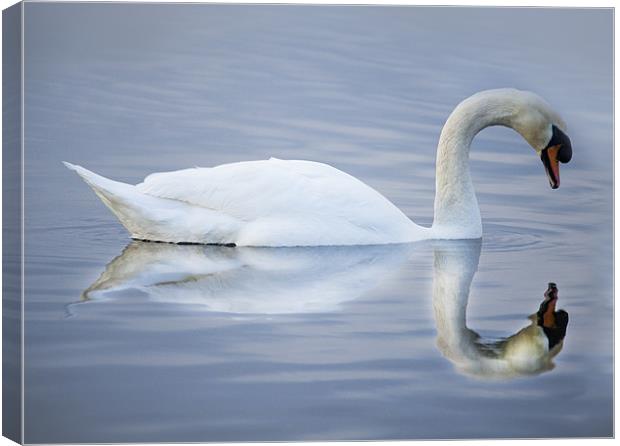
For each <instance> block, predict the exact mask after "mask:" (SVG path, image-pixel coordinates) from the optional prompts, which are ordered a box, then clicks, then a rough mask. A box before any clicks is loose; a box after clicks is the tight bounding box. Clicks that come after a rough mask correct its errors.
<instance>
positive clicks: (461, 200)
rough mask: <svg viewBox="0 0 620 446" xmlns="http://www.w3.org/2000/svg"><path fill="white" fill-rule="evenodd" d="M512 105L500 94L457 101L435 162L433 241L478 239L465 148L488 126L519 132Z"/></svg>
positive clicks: (479, 229) (476, 211)
mask: <svg viewBox="0 0 620 446" xmlns="http://www.w3.org/2000/svg"><path fill="white" fill-rule="evenodd" d="M514 116H515V104H514V103H512V102H511V100H510V96H509V95H506V94H504V93H497V94H493V93H491V92H485V94H476V95H474V96H472V97H470V98H468V99H466V100H464V101H463V102H461V103H460V104H459V105H458V106H457V107H456V108H455V109H454V111H453V112H452V114H451V115H450V117H449V118H448V120H447V121H446V123H445V125H444V127H443V129H442V131H441V136H440V138H439V145H438V147H437V162H436V174H435V178H436V180H435V181H436V184H435V213H434V214H435V217H434V221H433V231H434V232H435V238H478V237H481V236H482V222H481V219H480V210H479V208H478V200H477V199H476V193H475V191H474V186H473V183H472V181H471V175H470V171H469V146H470V144H471V142H472V140H473V139H474V136H476V134H477V133H478V132H480V131H481V130H482V129H484V128H486V127H489V126H492V125H503V126H507V127H511V128H514V129H515V130H517V131H519V129H518V128H515V127H518V126H515V125H513V124H514V122H513V121H514Z"/></svg>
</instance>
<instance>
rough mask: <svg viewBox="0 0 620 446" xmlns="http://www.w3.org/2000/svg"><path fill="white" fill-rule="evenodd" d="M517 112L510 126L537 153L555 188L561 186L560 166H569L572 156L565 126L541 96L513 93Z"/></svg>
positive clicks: (523, 92)
mask: <svg viewBox="0 0 620 446" xmlns="http://www.w3.org/2000/svg"><path fill="white" fill-rule="evenodd" d="M512 92H513V95H514V96H515V97H514V98H513V101H511V102H512V103H513V104H514V106H515V107H514V109H513V110H512V112H513V113H514V114H512V119H511V127H513V128H514V129H515V130H516V131H518V132H519V133H520V134H521V135H522V136H523V138H525V140H526V141H527V142H528V143H529V144H530V145H531V146H532V148H534V150H536V153H538V155H539V156H540V159H541V161H542V163H543V165H544V166H545V171H546V172H547V178H548V179H549V184H550V185H551V188H552V189H557V188H558V187H560V164H559V163H568V162H569V161H570V160H571V158H572V156H573V149H572V146H571V142H570V139H569V138H568V136H567V135H566V124H565V123H564V120H563V119H562V118H561V117H560V115H559V114H558V113H557V112H555V111H554V110H553V109H552V108H551V106H550V105H549V104H548V103H547V102H546V101H545V100H543V99H542V98H541V97H540V96H538V95H536V94H534V93H531V92H527V91H519V90H512Z"/></svg>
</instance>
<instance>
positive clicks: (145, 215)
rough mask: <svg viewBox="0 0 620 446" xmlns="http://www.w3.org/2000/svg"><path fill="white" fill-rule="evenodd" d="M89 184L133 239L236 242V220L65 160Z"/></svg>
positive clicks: (178, 241)
mask: <svg viewBox="0 0 620 446" xmlns="http://www.w3.org/2000/svg"><path fill="white" fill-rule="evenodd" d="M64 164H65V166H67V168H69V169H71V170H74V171H75V172H77V174H78V175H79V176H80V177H82V179H83V180H84V181H85V182H86V184H88V185H89V186H90V187H91V188H92V189H93V190H94V191H95V193H96V194H97V196H98V197H99V198H100V199H101V201H103V203H104V204H105V205H106V206H107V207H108V208H109V209H110V210H111V211H112V212H113V213H114V215H116V217H117V218H118V219H119V221H120V222H121V224H122V225H123V226H124V227H125V228H126V229H127V230H128V231H129V233H130V234H131V236H132V237H133V238H136V239H143V240H153V241H165V242H172V243H182V242H186V243H218V244H229V243H234V242H235V237H236V234H237V232H238V230H239V225H240V222H239V220H237V219H235V218H233V217H230V216H227V215H225V214H223V213H221V212H218V211H215V210H212V209H208V208H203V207H200V206H194V205H191V204H189V203H186V202H184V201H180V200H174V199H169V198H163V197H157V196H154V195H150V194H147V193H143V192H140V191H139V190H138V189H137V188H136V186H133V185H131V184H127V183H121V182H119V181H113V180H110V179H108V178H105V177H102V176H101V175H97V174H96V173H94V172H91V171H90V170H88V169H84V168H83V167H81V166H76V165H75V164H70V163H66V162H65V163H64Z"/></svg>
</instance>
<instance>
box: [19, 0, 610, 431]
mask: <svg viewBox="0 0 620 446" xmlns="http://www.w3.org/2000/svg"><path fill="white" fill-rule="evenodd" d="M25 11H26V12H25V23H26V35H25V41H26V61H25V62H26V65H25V74H26V79H25V81H26V98H25V107H26V108H25V113H26V235H27V240H26V256H27V257H26V273H27V278H26V296H27V297H26V314H25V319H26V323H25V340H26V350H25V361H26V362H25V380H26V391H25V440H26V442H29V443H39V442H55V443H67V442H114V441H149V442H152V441H225V440H337V439H397V438H398V439H405V438H406V439H414V438H472V437H473V438H480V437H549V436H553V437H557V436H559V437H566V436H609V435H611V434H612V365H613V364H612V354H613V351H612V329H613V321H612V311H613V300H612V247H611V240H612V214H611V209H612V163H611V160H612V145H613V140H612V95H611V87H612V65H611V60H612V52H611V33H612V15H611V11H609V10H608V11H606V10H542V9H541V10H528V9H519V10H514V9H445V8H444V9H425V8H372V7H354V8H353V7H352V8H347V7H299V6H298V7H249V6H237V7H225V6H204V5H202V6H200V5H198V6H197V5H193V6H189V5H175V6H166V5H150V6H149V5H140V6H132V5H110V4H99V5H92V4H91V5H84V4H74V5H66V4H37V3H28V4H26V6H25ZM503 86H514V87H518V88H524V89H530V90H533V91H536V92H537V93H539V94H541V95H542V96H543V97H545V98H546V99H547V100H548V101H549V102H550V103H552V104H553V106H554V107H555V108H556V109H557V110H559V111H560V112H561V113H562V114H563V115H564V117H565V119H566V121H567V122H568V125H569V132H568V133H569V135H570V137H571V139H572V141H573V147H574V157H573V161H572V162H571V163H570V164H569V165H566V166H562V169H563V170H562V187H561V188H560V189H558V190H556V191H552V190H551V189H550V188H549V186H548V184H547V180H546V178H545V176H544V172H543V167H542V166H541V165H540V164H541V163H540V161H539V160H537V158H536V156H535V155H534V153H533V152H532V151H531V150H530V149H529V148H528V147H527V145H526V143H525V142H524V141H522V140H521V139H520V137H519V136H518V135H516V134H515V133H513V132H511V131H510V130H507V129H500V128H493V129H488V130H485V131H484V132H483V133H482V134H480V135H479V137H478V138H477V139H476V140H475V142H474V144H473V148H472V158H473V161H472V170H473V177H474V180H475V184H476V188H477V191H478V198H479V201H480V205H481V210H482V215H483V220H484V233H485V235H484V238H483V240H482V242H481V243H480V242H476V241H470V242H450V243H446V242H444V243H432V242H424V243H418V244H413V245H404V246H392V247H350V248H305V249H262V250H261V249H248V248H245V249H241V248H239V249H234V248H217V247H196V246H185V247H179V246H168V245H155V244H148V243H138V242H134V243H132V242H131V240H130V239H129V238H128V235H127V234H126V232H125V231H124V229H123V228H122V227H121V226H120V224H118V223H117V222H116V220H115V219H114V217H113V216H112V214H110V213H109V211H108V210H107V209H106V208H105V207H104V206H103V205H102V204H101V203H100V202H99V200H98V199H97V198H96V197H95V195H94V194H93V193H92V192H91V190H90V189H89V188H88V187H86V185H84V184H83V183H82V182H81V181H80V179H79V178H78V177H77V176H76V175H75V174H74V173H72V172H69V171H68V170H66V169H65V168H64V167H63V166H62V165H61V163H60V161H61V160H67V161H71V162H74V163H77V164H82V165H84V166H86V167H88V168H90V169H93V170H95V171H96V172H98V173H101V174H103V175H106V176H109V177H112V178H115V179H118V180H122V181H127V182H132V183H137V182H139V181H141V179H142V178H143V177H144V176H145V175H147V174H148V173H150V172H153V171H161V170H173V169H177V168H183V167H189V166H194V165H199V166H212V165H217V164H220V163H224V162H233V161H240V160H247V159H263V158H267V157H269V156H275V157H279V158H298V159H299V158H301V159H311V160H318V161H323V162H327V163H330V164H332V165H334V166H336V167H338V168H340V169H342V170H345V171H347V172H349V173H351V174H353V175H355V176H357V177H358V178H361V179H362V180H364V181H365V182H367V183H368V184H370V185H371V186H373V187H375V188H376V189H378V190H379V191H381V192H382V193H383V194H384V195H386V196H387V197H389V198H390V199H391V200H392V201H393V202H395V203H396V204H397V205H398V206H399V207H400V208H401V209H403V210H404V212H405V213H407V215H409V216H410V217H411V218H412V219H414V220H415V221H417V222H419V223H421V224H430V223H431V221H432V202H433V194H434V154H435V147H436V142H437V139H438V135H439V132H440V129H441V126H442V124H443V122H444V120H445V119H446V117H447V116H448V114H449V113H450V111H451V109H452V108H453V107H454V106H455V105H456V103H458V102H459V101H460V100H461V99H463V98H465V97H467V96H468V95H470V94H472V93H474V92H476V91H478V90H482V89H487V88H495V87H503ZM548 282H556V283H557V286H558V288H559V301H558V304H557V305H558V309H559V308H563V309H564V310H566V312H568V314H569V317H570V322H569V323H568V327H567V331H566V337H565V339H564V342H563V346H562V345H559V346H556V349H555V351H554V353H557V356H555V357H553V358H551V357H549V355H544V354H540V349H538V350H537V347H536V341H535V336H533V335H532V333H536V330H539V329H538V328H537V327H536V324H535V323H534V324H533V325H532V322H531V321H530V320H529V319H528V317H529V316H530V315H531V314H533V313H536V311H537V310H538V309H539V305H540V303H541V302H542V300H543V293H544V292H545V290H546V289H547V283H548ZM470 285H471V286H470ZM526 327H529V328H526ZM522 329H524V330H522ZM513 335H514V336H513ZM506 338H508V339H506ZM532 339H533V340H532ZM558 347H559V348H561V351H559V353H558V352H557V350H558V349H559V348H558Z"/></svg>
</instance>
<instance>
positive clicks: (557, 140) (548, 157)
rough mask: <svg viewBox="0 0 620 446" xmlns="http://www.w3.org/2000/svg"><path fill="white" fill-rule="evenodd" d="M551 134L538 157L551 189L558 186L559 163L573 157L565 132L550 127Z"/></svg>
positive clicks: (566, 161)
mask: <svg viewBox="0 0 620 446" xmlns="http://www.w3.org/2000/svg"><path fill="white" fill-rule="evenodd" d="M552 130H553V134H552V135H551V140H550V141H549V144H547V147H546V148H545V149H544V150H543V151H542V152H541V153H540V159H541V160H542V162H543V165H544V166H545V171H546V172H547V178H549V184H550V185H551V188H552V189H557V188H558V187H560V164H559V163H568V162H569V161H570V160H571V158H572V157H573V147H572V145H571V142H570V139H569V137H568V136H566V134H565V133H564V132H563V131H562V130H560V129H559V128H557V127H556V126H555V125H554V126H553V127H552Z"/></svg>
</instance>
